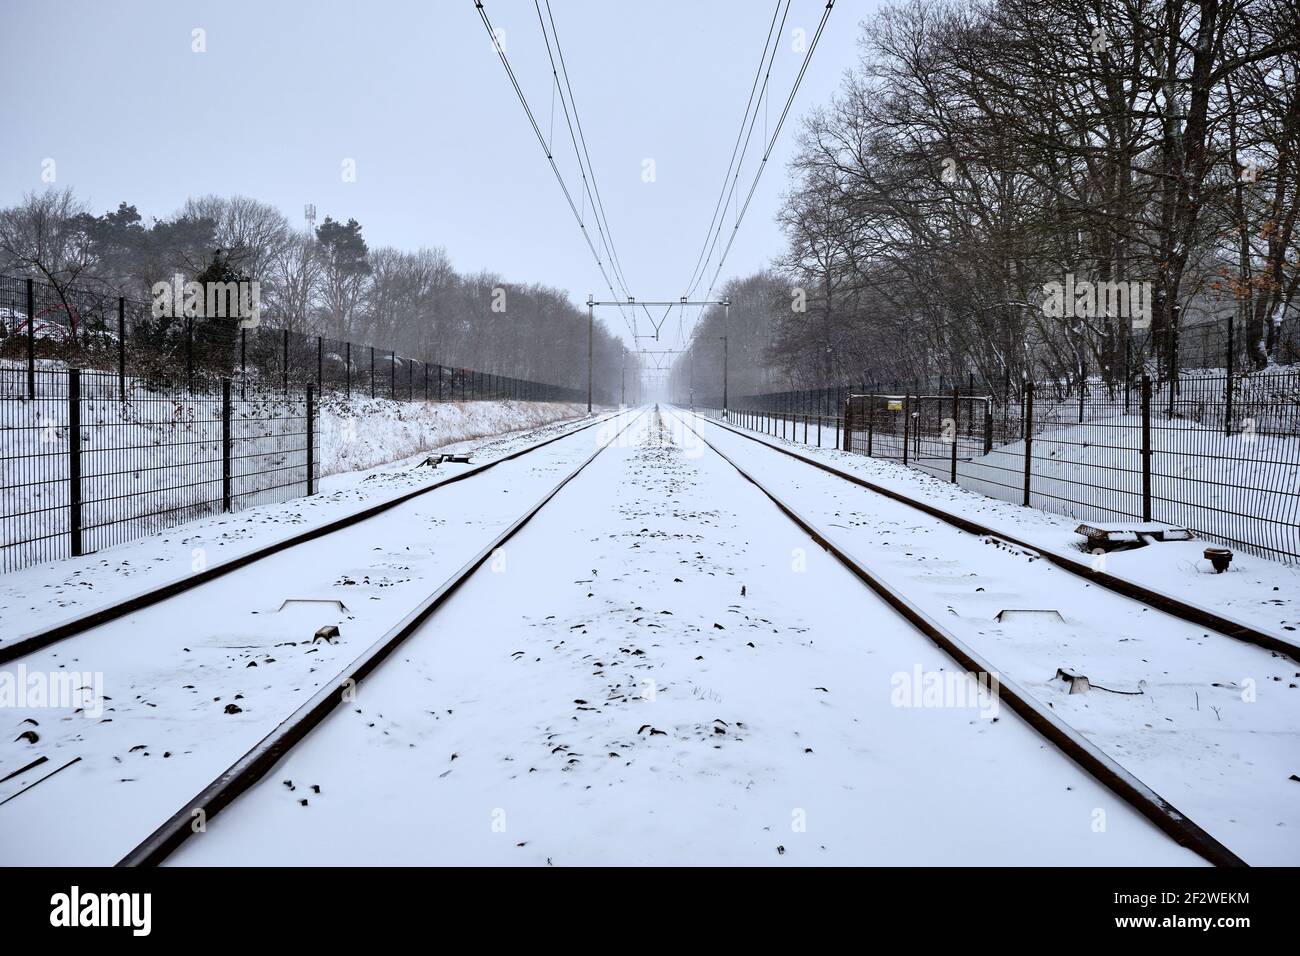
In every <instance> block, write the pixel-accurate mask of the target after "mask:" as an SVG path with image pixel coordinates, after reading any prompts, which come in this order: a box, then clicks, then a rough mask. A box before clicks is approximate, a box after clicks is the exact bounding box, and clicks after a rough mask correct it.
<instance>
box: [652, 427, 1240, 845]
mask: <svg viewBox="0 0 1300 956" xmlns="http://www.w3.org/2000/svg"><path fill="white" fill-rule="evenodd" d="M674 417H675V418H676V420H677V421H678V422H679V423H680V424H681V426H682V427H683V428H684V429H687V430H688V431H690V432H691V433H692V434H693V435H695V436H696V438H698V439H699V441H701V442H702V443H703V444H704V445H705V446H706V447H708V448H709V449H710V450H711V451H713V452H714V453H715V454H717V455H718V457H720V458H721V459H722V460H723V461H725V462H727V464H729V465H730V466H731V467H732V468H733V469H735V471H736V472H737V473H738V474H740V475H741V476H742V477H743V478H744V479H745V480H746V481H747V482H749V483H750V484H752V485H753V486H754V487H755V488H757V489H758V490H759V491H761V492H762V493H763V495H765V496H766V497H767V498H768V499H769V500H770V501H771V502H772V503H773V504H775V505H776V507H777V508H778V509H780V511H781V512H782V513H783V514H785V516H786V517H787V518H789V519H790V520H791V521H793V522H794V523H795V524H796V525H798V526H799V528H800V529H801V530H802V531H803V532H804V533H806V534H807V535H808V536H809V537H811V538H812V539H813V540H814V541H815V542H817V544H818V545H820V546H821V547H822V548H824V549H825V550H826V551H827V552H828V553H829V554H831V555H832V556H833V557H834V558H835V559H836V560H837V561H838V562H839V563H840V564H841V565H842V566H843V567H844V568H846V569H847V570H848V571H849V572H850V573H852V574H853V575H854V577H856V578H858V579H859V580H860V581H861V582H862V583H863V584H865V585H866V586H867V587H869V588H870V589H871V590H872V591H874V592H875V593H876V594H877V595H879V596H880V597H881V598H882V599H883V600H884V601H885V602H886V603H887V604H888V605H889V606H890V607H892V608H893V609H894V610H895V611H897V612H898V613H899V614H900V615H901V616H902V617H903V618H905V619H906V620H907V621H908V622H909V623H910V624H911V625H912V626H913V627H915V628H916V630H918V631H919V632H920V633H921V634H923V635H925V636H926V637H927V638H928V639H930V640H931V641H933V642H934V643H935V644H936V645H937V646H938V647H940V648H941V649H942V650H943V651H944V652H945V653H946V654H947V655H948V656H949V657H951V658H952V659H953V660H954V661H955V662H956V663H957V664H959V665H960V666H961V668H962V669H963V670H964V671H965V672H966V673H967V674H968V675H972V676H973V677H975V678H976V680H977V681H978V682H981V683H983V684H984V685H985V686H989V687H990V688H995V690H996V693H997V695H998V697H999V699H1000V700H1001V701H1002V702H1003V703H1004V704H1006V705H1007V706H1008V707H1009V708H1010V709H1011V710H1012V711H1014V712H1015V713H1016V714H1017V715H1019V716H1020V717H1021V718H1022V719H1023V720H1024V721H1025V722H1026V723H1027V724H1029V726H1031V727H1032V728H1033V729H1034V730H1035V731H1037V732H1038V733H1039V734H1040V735H1042V737H1043V738H1045V739H1046V740H1048V741H1049V742H1050V743H1051V744H1052V745H1053V746H1054V747H1056V748H1057V749H1058V750H1059V751H1060V752H1061V753H1062V754H1064V755H1065V756H1067V757H1069V759H1071V760H1072V761H1074V762H1075V763H1076V764H1078V765H1079V766H1080V767H1081V768H1083V769H1084V770H1086V771H1087V772H1088V773H1089V774H1091V775H1092V776H1093V777H1094V778H1095V779H1096V780H1097V781H1098V782H1099V783H1101V784H1102V785H1104V786H1105V787H1106V788H1108V789H1109V790H1111V791H1112V792H1113V793H1115V794H1116V795H1117V796H1119V797H1120V798H1122V799H1123V800H1124V801H1125V802H1126V803H1128V804H1129V805H1130V806H1132V807H1133V808H1134V809H1135V810H1137V811H1138V812H1139V813H1141V814H1142V815H1143V816H1144V817H1146V818H1147V819H1148V820H1150V821H1151V822H1152V823H1153V824H1155V825H1156V826H1157V827H1158V828H1160V830H1162V831H1163V832H1164V833H1166V834H1167V835H1168V836H1170V837H1171V838H1172V839H1174V840H1175V841H1176V842H1177V843H1179V844H1180V845H1181V846H1184V847H1186V848H1188V849H1190V850H1193V851H1194V852H1196V853H1197V854H1199V855H1200V856H1201V857H1203V858H1204V859H1206V860H1207V861H1209V862H1210V863H1213V864H1215V865H1216V866H1245V865H1246V863H1245V861H1244V860H1243V859H1241V858H1240V857H1239V856H1237V854H1235V853H1233V852H1232V851H1231V850H1230V849H1229V848H1228V847H1226V846H1225V845H1224V844H1222V843H1221V842H1220V841H1218V840H1217V839H1215V838H1214V837H1213V836H1212V835H1210V834H1209V833H1208V832H1207V831H1206V830H1204V829H1203V828H1202V827H1200V826H1199V825H1198V824H1196V823H1195V822H1194V821H1192V820H1191V819H1190V818H1189V817H1188V816H1187V815H1186V814H1184V813H1182V812H1181V811H1179V810H1178V809H1177V808H1176V807H1174V806H1173V805H1172V804H1171V803H1170V802H1169V801H1168V800H1166V799H1165V798H1164V797H1162V796H1161V795H1160V794H1158V793H1157V792H1156V791H1155V790H1154V789H1152V788H1151V787H1149V786H1148V785H1147V784H1145V783H1143V782H1142V781H1141V780H1139V779H1138V778H1137V777H1136V776H1134V775H1133V774H1132V773H1130V772H1129V771H1128V770H1126V769H1125V768H1124V767H1122V766H1121V765H1120V764H1119V763H1117V762H1116V761H1115V760H1113V759H1112V758H1111V757H1110V756H1108V755H1107V754H1106V753H1104V752H1103V751H1102V750H1101V749H1100V748H1098V747H1097V746H1096V745H1094V744H1093V743H1092V742H1091V741H1089V740H1088V739H1087V738H1086V737H1084V736H1083V735H1082V734H1080V733H1079V732H1078V731H1077V730H1075V729H1074V728H1073V727H1071V726H1070V725H1069V724H1067V723H1066V722H1065V721H1064V720H1062V719H1061V718H1060V717H1059V716H1058V715H1057V714H1055V713H1053V711H1052V710H1051V709H1050V708H1048V707H1046V706H1044V705H1043V704H1042V703H1041V702H1040V701H1039V700H1038V699H1037V698H1036V697H1035V696H1034V695H1033V694H1031V693H1029V692H1028V691H1026V690H1024V689H1022V688H1021V687H1020V686H1019V685H1018V684H1017V683H1015V682H1014V681H1012V680H1010V679H1008V678H1007V677H1006V676H1005V675H1004V674H1001V673H1000V672H999V671H998V669H997V668H995V667H993V666H992V665H991V664H990V663H989V662H987V661H986V660H984V659H983V658H982V657H981V656H980V655H979V654H978V653H976V652H975V651H974V650H973V649H971V648H970V647H969V646H967V645H966V644H965V643H964V642H963V641H962V640H961V639H960V638H958V637H957V635H955V634H954V633H953V632H952V631H950V630H949V629H948V628H946V627H944V626H943V625H942V624H940V623H939V622H938V621H937V620H936V619H935V618H933V617H931V616H930V615H929V614H928V613H926V611H925V610H923V609H922V608H921V606H920V605H918V604H917V603H916V602H914V601H913V600H912V599H910V598H909V597H908V596H906V595H905V594H903V593H902V592H901V591H900V590H899V589H898V588H896V587H895V586H893V585H892V584H890V583H889V582H887V581H886V580H884V579H883V578H882V577H881V576H880V575H879V574H877V573H875V572H874V571H873V570H872V569H871V568H869V567H868V566H867V565H866V564H865V563H863V562H862V561H860V560H859V559H857V558H856V557H854V556H853V555H852V554H851V553H849V552H848V551H847V550H846V549H845V548H843V547H842V546H840V545H839V544H837V543H836V541H835V540H834V539H833V537H832V536H831V535H828V534H827V533H825V532H824V531H823V530H822V529H820V528H819V527H818V526H817V525H815V524H814V523H813V522H812V521H810V520H809V519H808V518H806V517H805V516H804V515H803V514H801V512H800V511H799V510H797V509H796V508H795V507H794V506H793V505H792V504H791V503H789V502H787V501H786V500H784V499H783V498H782V497H781V496H780V495H778V494H777V493H776V492H775V491H773V490H772V488H771V487H770V486H769V485H768V484H767V483H765V482H764V481H763V480H761V479H760V478H759V477H757V476H756V475H755V473H754V470H753V469H747V468H745V467H743V466H742V465H740V464H739V463H738V462H737V461H736V460H735V459H733V458H732V457H731V456H729V455H727V454H726V453H725V452H723V451H722V450H721V449H720V448H719V447H718V446H717V445H715V444H714V443H713V442H711V441H709V439H708V438H707V437H705V436H704V435H703V434H701V433H700V431H699V430H697V429H696V428H694V427H692V425H691V423H690V422H688V421H687V420H686V418H685V417H683V416H682V415H675V416H674ZM740 434H743V433H740ZM746 437H748V436H746ZM761 444H765V445H766V443H761ZM768 447H771V446H768ZM774 450H783V449H774ZM810 463H812V464H817V463H815V462H810ZM836 473H837V474H839V473H838V472H836ZM843 477H848V476H843Z"/></svg>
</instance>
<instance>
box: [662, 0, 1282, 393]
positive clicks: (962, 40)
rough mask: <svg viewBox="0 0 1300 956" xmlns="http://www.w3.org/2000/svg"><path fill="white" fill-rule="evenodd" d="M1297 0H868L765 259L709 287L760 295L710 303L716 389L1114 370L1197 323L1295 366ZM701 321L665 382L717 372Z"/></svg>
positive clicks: (802, 140)
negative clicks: (1072, 296) (727, 306)
mask: <svg viewBox="0 0 1300 956" xmlns="http://www.w3.org/2000/svg"><path fill="white" fill-rule="evenodd" d="M1297 10H1298V8H1297V5H1296V4H1295V3H1294V0H991V2H975V0H910V2H906V3H899V4H895V5H892V6H889V7H887V8H885V9H884V10H883V11H881V12H880V13H879V14H878V15H876V16H875V17H874V18H873V19H872V20H871V21H869V22H866V23H864V24H863V27H862V34H861V37H860V51H861V52H860V59H859V62H858V63H857V65H856V67H855V68H854V69H852V70H851V71H849V72H848V74H846V76H845V78H844V80H843V83H842V86H841V89H840V91H839V93H838V94H837V95H836V96H835V97H834V98H833V99H832V101H831V102H830V103H827V104H823V105H822V106H820V107H819V108H816V109H815V110H814V111H813V112H812V113H811V115H809V116H808V117H807V118H806V119H805V121H804V123H803V125H802V130H801V134H800V137H799V143H798V149H797V153H796V156H795V158H794V160H793V162H792V166H791V183H790V188H789V191H788V193H787V194H786V196H785V199H784V203H783V206H782V209H781V211H780V214H779V221H780V223H781V225H782V227H783V229H784V232H785V235H786V238H787V248H786V250H785V252H784V254H783V255H782V256H781V257H780V258H779V259H778V260H777V261H775V262H774V263H773V266H772V269H771V270H768V271H766V272H764V273H762V274H760V275H757V276H752V277H749V278H748V279H745V280H742V281H740V282H738V283H736V284H734V285H733V287H732V290H733V292H732V294H733V299H734V298H735V296H736V294H737V292H736V290H739V289H743V288H748V289H750V290H751V292H752V293H755V294H758V292H759V290H761V295H760V296H759V298H760V299H761V300H762V304H761V305H760V304H758V303H755V305H754V307H753V308H752V309H751V310H748V311H747V310H743V309H738V308H737V307H736V306H735V305H733V307H732V310H731V321H730V329H729V333H730V338H729V344H730V370H731V382H732V389H733V394H739V393H741V392H742V391H743V390H744V389H745V388H747V387H758V386H760V385H761V384H763V383H768V384H770V385H774V386H780V387H811V386H814V385H823V384H825V385H833V384H841V383H848V382H851V383H855V384H856V383H857V382H859V381H862V382H867V381H876V382H888V381H931V382H933V381H935V380H936V379H937V378H938V377H939V376H943V377H945V378H946V380H947V381H948V382H950V383H955V382H965V381H967V379H968V378H969V377H974V378H975V379H976V381H979V382H987V383H990V384H992V385H993V386H994V387H995V389H996V388H997V386H999V385H1000V384H1001V383H1003V382H1007V383H1018V382H1020V381H1022V380H1024V379H1027V378H1042V377H1050V378H1054V379H1056V380H1066V381H1074V380H1078V379H1079V378H1081V377H1084V376H1101V377H1102V378H1103V379H1104V380H1107V381H1115V380H1116V379H1117V378H1119V377H1121V376H1123V375H1124V374H1125V373H1126V370H1128V371H1130V372H1131V370H1132V368H1133V366H1134V364H1135V363H1141V364H1143V366H1144V367H1147V368H1149V369H1151V370H1152V371H1153V372H1155V373H1156V374H1158V375H1162V376H1173V375H1175V374H1176V373H1177V371H1178V363H1179V354H1180V350H1179V342H1180V338H1181V339H1184V340H1190V335H1191V332H1193V331H1202V330H1204V328H1205V327H1206V325H1207V323H1214V328H1215V330H1216V334H1218V335H1220V336H1222V335H1224V334H1226V329H1227V326H1228V323H1229V322H1231V325H1232V330H1233V333H1234V336H1235V342H1236V345H1237V354H1238V356H1239V358H1237V359H1236V360H1235V362H1236V364H1237V368H1238V370H1239V371H1240V370H1242V369H1260V368H1265V367H1267V366H1268V365H1270V364H1271V363H1276V362H1287V363H1294V362H1296V361H1300V353H1298V352H1297V338H1298V337H1297V335H1296V329H1297V325H1298V324H1300V323H1298V322H1297V304H1298V303H1297V298H1296V295H1297V289H1298V287H1300V267H1298V266H1297V260H1298V259H1300V230H1298V229H1297V226H1298V225H1300V223H1298V222H1297V219H1298V218H1300V83H1298V82H1297V80H1298V79H1300V13H1298V12H1297ZM1051 283H1057V284H1059V285H1060V286H1064V287H1065V288H1066V289H1068V290H1070V291H1071V292H1073V290H1075V289H1076V287H1077V288H1078V289H1079V290H1080V291H1079V293H1078V295H1079V298H1078V300H1077V301H1076V302H1072V303H1070V307H1068V308H1067V309H1066V310H1065V312H1064V314H1060V311H1061V310H1059V309H1057V310H1053V309H1051V308H1044V302H1045V299H1046V298H1047V296H1046V295H1045V287H1049V286H1050V284H1051ZM1085 288H1086V289H1087V290H1088V293H1089V295H1087V296H1084V294H1083V291H1082V290H1084V289H1085ZM1117 289H1118V290H1122V291H1125V292H1127V291H1129V290H1131V291H1133V292H1134V293H1138V294H1142V293H1145V300H1144V302H1143V303H1142V305H1143V308H1142V309H1141V310H1133V311H1134V312H1136V314H1127V311H1126V309H1125V306H1126V304H1127V303H1126V301H1124V299H1123V298H1122V297H1119V296H1114V295H1106V294H1103V293H1104V292H1105V291H1107V290H1109V291H1114V290H1117ZM724 291H725V290H724ZM1094 292H1095V293H1096V294H1095V295H1094V294H1093V293H1094ZM721 318H722V317H721V310H711V311H710V312H708V313H706V314H705V316H704V317H703V321H702V322H701V323H700V324H699V326H698V327H697V329H696V333H695V335H694V336H693V340H692V342H691V348H690V352H689V353H688V355H687V356H684V357H683V359H682V360H681V361H679V362H678V364H677V367H676V368H675V370H674V378H675V380H676V383H677V384H678V386H679V388H680V387H681V386H682V384H683V383H684V382H685V381H686V376H687V374H688V373H689V370H690V368H691V366H692V364H693V365H694V366H695V370H696V371H697V372H698V371H699V370H700V369H701V368H708V369H710V370H711V371H710V373H709V374H711V375H715V376H716V375H720V364H721V361H720V360H721V356H720V354H719V353H720V349H719V348H718V343H717V342H716V341H715V340H716V337H717V336H718V335H719V334H720V332H719V327H720V324H721ZM1185 344H1186V343H1184V345H1185ZM1220 354H1221V355H1222V354H1225V353H1220ZM1223 364H1224V359H1223V358H1220V359H1219V361H1218V362H1217V365H1219V366H1222V365H1223ZM1013 389H1014V386H1013ZM717 391H719V389H717V388H716V387H715V388H711V389H709V394H713V393H715V392H717Z"/></svg>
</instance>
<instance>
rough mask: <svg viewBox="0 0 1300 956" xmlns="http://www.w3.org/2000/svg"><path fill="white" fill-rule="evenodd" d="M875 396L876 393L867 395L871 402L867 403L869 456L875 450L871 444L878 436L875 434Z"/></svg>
mask: <svg viewBox="0 0 1300 956" xmlns="http://www.w3.org/2000/svg"><path fill="white" fill-rule="evenodd" d="M875 398H876V396H874V395H868V396H867V401H868V402H869V404H868V405H867V457H868V458H870V457H871V454H872V452H873V451H874V449H873V448H872V447H871V446H872V444H873V443H874V441H875V437H876V435H875V431H876V403H875ZM849 400H850V401H852V399H851V398H850V399H849Z"/></svg>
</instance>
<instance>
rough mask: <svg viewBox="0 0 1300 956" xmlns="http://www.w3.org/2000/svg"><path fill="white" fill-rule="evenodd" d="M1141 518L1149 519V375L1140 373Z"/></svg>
mask: <svg viewBox="0 0 1300 956" xmlns="http://www.w3.org/2000/svg"><path fill="white" fill-rule="evenodd" d="M1142 520H1143V521H1150V520H1151V376H1150V375H1147V374H1146V373H1145V372H1144V373H1143V374H1142Z"/></svg>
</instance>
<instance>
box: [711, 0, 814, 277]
mask: <svg viewBox="0 0 1300 956" xmlns="http://www.w3.org/2000/svg"><path fill="white" fill-rule="evenodd" d="M834 6H835V0H827V2H826V9H824V10H823V11H822V18H821V21H820V22H819V23H818V24H817V31H816V32H815V33H814V34H813V38H812V41H811V42H810V43H809V44H808V52H807V53H806V54H805V55H804V58H803V63H802V64H801V65H800V66H799V72H798V73H797V74H796V75H795V78H794V85H793V86H792V87H791V89H790V95H789V96H788V97H786V100H785V106H784V107H783V108H782V110H781V115H780V116H779V117H777V121H776V126H775V127H774V128H773V130H772V135H771V138H770V139H769V140H768V142H767V148H766V149H765V150H764V151H763V158H762V159H761V160H759V164H758V169H757V170H756V171H755V172H754V180H753V182H752V183H750V186H749V192H748V193H747V194H746V196H745V202H744V204H743V205H742V206H741V207H740V212H739V214H738V215H737V216H736V225H735V226H734V227H733V228H732V231H731V236H730V238H729V239H728V240H727V244H726V246H724V247H723V250H722V254H721V255H720V256H719V257H718V268H717V270H716V271H715V272H714V273H713V279H712V280H711V281H710V282H709V291H708V292H707V293H706V294H705V296H704V297H705V298H706V299H711V298H712V297H713V289H714V287H715V286H717V284H718V277H719V276H720V275H721V274H722V267H723V266H724V265H725V264H726V261H727V254H728V253H730V252H731V246H732V244H733V243H734V242H735V241H736V235H737V233H739V232H740V224H741V222H742V221H743V220H744V218H745V213H746V212H747V211H748V210H749V204H750V203H751V202H752V201H753V199H754V192H755V191H756V190H757V189H758V181H759V179H761V178H762V176H763V170H765V169H766V168H767V161H768V158H769V157H770V156H771V155H772V149H773V147H774V146H775V145H776V140H777V138H778V137H779V136H780V135H781V127H783V126H784V125H785V120H786V117H787V116H789V115H790V109H791V107H792V106H793V105H794V98H795V96H796V95H797V94H798V92H799V86H800V84H801V83H803V78H804V74H805V73H807V72H808V65H809V64H810V63H811V62H812V57H813V54H814V53H815V52H817V44H818V42H819V41H820V40H821V36H822V33H823V32H824V31H825V29H826V21H827V20H828V19H829V18H830V15H831V8H832V7H834ZM755 119H757V114H755ZM728 201H730V200H728Z"/></svg>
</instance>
